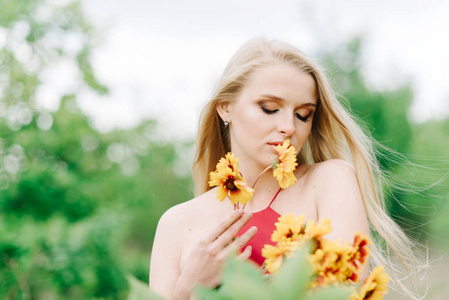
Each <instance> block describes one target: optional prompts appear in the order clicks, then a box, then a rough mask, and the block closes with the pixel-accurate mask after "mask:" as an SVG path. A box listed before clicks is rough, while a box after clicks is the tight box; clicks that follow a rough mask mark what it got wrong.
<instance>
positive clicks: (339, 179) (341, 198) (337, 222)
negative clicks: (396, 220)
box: [316, 160, 369, 278]
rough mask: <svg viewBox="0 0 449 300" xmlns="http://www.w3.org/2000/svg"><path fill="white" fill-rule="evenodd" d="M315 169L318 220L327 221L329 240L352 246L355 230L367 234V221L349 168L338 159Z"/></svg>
mask: <svg viewBox="0 0 449 300" xmlns="http://www.w3.org/2000/svg"><path fill="white" fill-rule="evenodd" d="M319 168H321V169H320V170H317V174H316V175H318V176H319V182H320V184H319V185H318V189H317V194H316V197H317V198H316V200H317V206H318V207H317V211H318V217H319V218H329V219H331V221H332V223H331V226H332V228H333V230H332V232H331V233H330V234H328V235H327V236H326V238H328V239H330V240H337V239H341V240H342V241H343V242H344V241H347V242H348V243H350V244H352V243H353V241H354V236H355V234H356V232H357V231H359V230H360V231H361V232H362V233H364V234H369V225H368V219H367V217H366V213H365V206H364V204H363V200H362V195H361V192H360V188H359V185H358V182H357V177H356V174H355V171H354V169H353V167H352V166H351V165H350V164H349V163H347V162H345V161H342V160H330V161H326V162H324V163H322V166H319ZM368 271H369V262H367V263H366V264H365V266H364V270H363V272H362V274H361V275H362V278H365V277H366V276H367V275H368Z"/></svg>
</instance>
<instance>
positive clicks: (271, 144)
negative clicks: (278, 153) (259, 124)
mask: <svg viewBox="0 0 449 300" xmlns="http://www.w3.org/2000/svg"><path fill="white" fill-rule="evenodd" d="M282 143H283V142H282V141H281V142H271V143H268V145H270V146H274V147H276V146H278V145H282Z"/></svg>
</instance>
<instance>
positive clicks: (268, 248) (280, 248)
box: [262, 241, 299, 273]
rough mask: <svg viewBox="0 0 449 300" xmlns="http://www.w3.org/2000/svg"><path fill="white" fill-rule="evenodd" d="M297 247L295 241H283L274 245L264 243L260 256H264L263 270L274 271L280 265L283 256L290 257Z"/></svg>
mask: <svg viewBox="0 0 449 300" xmlns="http://www.w3.org/2000/svg"><path fill="white" fill-rule="evenodd" d="M298 248H299V244H298V243H297V242H295V241H283V242H280V243H277V245H276V246H272V245H268V244H267V245H265V246H264V247H263V249H262V256H263V257H265V262H264V266H265V270H267V271H268V272H269V273H275V272H276V271H278V270H279V268H280V267H281V266H282V263H283V261H284V258H288V257H291V256H292V255H293V254H294V252H295V251H297V250H298Z"/></svg>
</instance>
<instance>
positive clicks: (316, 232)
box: [305, 219, 332, 239]
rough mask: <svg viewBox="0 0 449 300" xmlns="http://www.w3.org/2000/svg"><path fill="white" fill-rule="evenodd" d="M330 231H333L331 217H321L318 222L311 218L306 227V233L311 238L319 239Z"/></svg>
mask: <svg viewBox="0 0 449 300" xmlns="http://www.w3.org/2000/svg"><path fill="white" fill-rule="evenodd" d="M330 232H332V227H331V220H330V219H321V220H320V221H318V223H315V221H313V220H309V221H308V222H307V225H306V228H305V235H306V236H307V237H308V238H309V239H319V238H322V237H323V236H325V235H326V234H328V233H330Z"/></svg>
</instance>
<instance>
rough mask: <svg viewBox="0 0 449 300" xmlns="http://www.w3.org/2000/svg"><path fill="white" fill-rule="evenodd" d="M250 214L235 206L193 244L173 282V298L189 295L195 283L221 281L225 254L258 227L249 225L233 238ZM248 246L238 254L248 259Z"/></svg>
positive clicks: (233, 249) (214, 284) (208, 284)
mask: <svg viewBox="0 0 449 300" xmlns="http://www.w3.org/2000/svg"><path fill="white" fill-rule="evenodd" d="M251 217H252V214H251V213H244V212H243V211H241V210H236V211H234V212H233V213H232V214H230V215H229V216H227V217H225V218H224V219H222V220H221V221H220V222H219V223H218V224H217V225H215V226H214V227H212V228H211V229H210V230H209V231H207V232H206V234H205V235H204V236H203V237H202V238H201V239H200V240H199V241H198V242H197V243H196V244H195V245H194V246H193V249H192V251H191V253H190V255H189V257H188V259H187V263H186V265H185V266H184V268H183V272H182V273H181V275H180V277H179V278H178V281H177V283H176V287H175V291H174V292H173V298H174V299H189V298H190V297H191V293H192V292H191V290H192V288H193V287H195V286H204V287H215V286H218V285H219V284H220V273H221V270H222V268H223V264H224V262H225V261H226V258H227V256H228V255H229V254H231V253H237V252H238V251H239V250H240V249H241V248H242V247H243V246H244V245H245V244H246V243H247V242H248V241H249V240H250V239H251V238H252V237H253V236H254V235H255V234H256V233H257V228H256V227H251V228H250V229H249V230H248V231H246V232H245V233H244V234H243V235H241V236H240V237H238V238H236V239H235V240H234V241H233V238H234V237H235V235H236V234H237V233H238V232H239V230H240V229H241V228H242V227H243V226H244V225H245V224H246V223H247V222H248V221H249V220H250V219H251ZM251 250H252V249H251V247H250V246H248V247H246V249H245V250H244V251H243V252H242V253H240V254H239V255H238V257H239V258H241V259H247V258H248V257H249V256H250V255H251Z"/></svg>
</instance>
